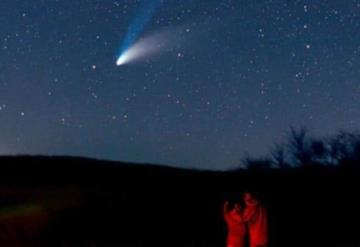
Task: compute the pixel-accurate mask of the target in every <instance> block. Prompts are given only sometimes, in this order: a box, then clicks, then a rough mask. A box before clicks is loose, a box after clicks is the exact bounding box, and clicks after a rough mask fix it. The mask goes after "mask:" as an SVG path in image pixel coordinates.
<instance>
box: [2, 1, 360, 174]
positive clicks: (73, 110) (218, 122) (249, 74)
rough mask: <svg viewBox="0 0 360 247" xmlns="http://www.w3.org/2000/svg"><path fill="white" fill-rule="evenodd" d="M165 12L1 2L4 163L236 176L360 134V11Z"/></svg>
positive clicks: (189, 5)
mask: <svg viewBox="0 0 360 247" xmlns="http://www.w3.org/2000/svg"><path fill="white" fill-rule="evenodd" d="M159 1H160V0H142V1H140V0H116V1H115V0H111V1H110V0H72V1H70V0H69V1H68V0H37V1H29V0H1V2H0V154H3V155H7V154H45V155H75V156H87V157H95V158H101V159H112V160H122V161H132V162H141V163H142V162H146V163H157V164H168V165H176V166H179V167H187V168H189V167H196V168H206V169H226V168H230V167H233V166H237V165H239V162H240V159H241V157H243V155H244V153H246V152H248V153H249V154H250V155H251V156H255V157H256V156H258V155H262V154H265V153H267V151H268V149H269V147H270V146H271V145H272V144H273V143H275V142H280V141H281V140H283V139H284V137H285V136H286V132H287V131H288V129H289V126H290V125H294V126H301V125H305V126H307V127H308V128H309V129H310V131H311V133H312V134H313V135H320V136H323V135H327V134H332V133H335V132H336V131H337V130H339V129H344V130H354V129H357V128H358V127H359V125H360V124H359V123H360V107H359V105H360V100H359V99H360V98H359V96H360V83H359V82H360V81H359V78H360V69H359V68H360V0H327V1H323V0H311V1H310V0H308V1H302V0H294V1H287V0H163V1H160V2H159ZM145 8H146V9H147V10H144V9H145ZM147 37H156V42H159V44H160V45H159V46H158V47H157V50H156V52H153V53H152V54H148V56H144V57H141V58H140V59H138V60H136V61H133V62H131V63H127V64H124V65H121V66H117V65H116V60H117V59H118V57H119V56H120V55H121V53H122V52H124V49H127V48H129V47H130V46H131V45H133V44H134V43H136V42H138V41H141V40H143V42H142V43H144V44H145V46H146V47H147V48H146V49H151V46H154V42H149V41H148V39H146V38H147ZM155 45H157V44H155ZM125 46H126V47H125ZM124 47H125V48H124Z"/></svg>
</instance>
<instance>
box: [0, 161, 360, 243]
mask: <svg viewBox="0 0 360 247" xmlns="http://www.w3.org/2000/svg"><path fill="white" fill-rule="evenodd" d="M0 167H1V173H0V232H1V234H0V244H1V245H2V246H4V245H5V246H7V245H8V246H13V245H18V246H214V247H215V246H219V247H220V246H225V237H226V226H225V224H224V221H223V218H222V204H223V202H224V201H225V200H231V199H234V198H237V197H239V196H240V193H241V192H242V191H244V190H256V191H257V192H259V194H260V197H261V200H262V201H263V202H264V204H265V205H267V207H268V208H269V212H270V236H271V246H294V247H296V246H334V247H335V246H339V247H340V246H342V247H343V246H349V247H350V246H360V242H359V240H358V238H357V229H358V227H357V223H358V222H359V220H360V213H359V208H360V203H359V202H358V200H357V196H358V188H359V181H360V180H359V174H360V173H359V170H358V169H355V168H354V167H352V168H351V169H348V168H345V167H341V166H336V167H334V166H332V167H319V166H314V167H298V168H293V169H248V170H237V171H228V172H217V171H200V170H187V169H178V168H172V167H163V166H156V165H139V164H130V163H120V162H108V161H101V160H93V159H85V158H74V157H31V156H21V157H1V158H0Z"/></svg>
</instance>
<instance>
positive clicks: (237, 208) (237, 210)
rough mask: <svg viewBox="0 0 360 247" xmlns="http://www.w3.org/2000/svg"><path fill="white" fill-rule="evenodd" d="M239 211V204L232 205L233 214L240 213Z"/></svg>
mask: <svg viewBox="0 0 360 247" xmlns="http://www.w3.org/2000/svg"><path fill="white" fill-rule="evenodd" d="M240 210H241V206H240V204H239V203H236V204H235V205H234V211H235V212H240Z"/></svg>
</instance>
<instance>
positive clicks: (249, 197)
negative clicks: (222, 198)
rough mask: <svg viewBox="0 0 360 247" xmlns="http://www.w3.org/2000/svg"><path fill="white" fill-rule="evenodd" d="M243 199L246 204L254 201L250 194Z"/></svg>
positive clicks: (247, 193) (245, 194)
mask: <svg viewBox="0 0 360 247" xmlns="http://www.w3.org/2000/svg"><path fill="white" fill-rule="evenodd" d="M243 198H244V201H245V202H249V201H251V200H252V199H253V198H252V195H251V194H250V193H249V192H245V193H244V196H243Z"/></svg>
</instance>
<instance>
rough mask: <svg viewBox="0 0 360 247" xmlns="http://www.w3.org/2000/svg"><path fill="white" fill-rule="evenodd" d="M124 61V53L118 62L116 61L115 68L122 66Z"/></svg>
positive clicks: (125, 58)
mask: <svg viewBox="0 0 360 247" xmlns="http://www.w3.org/2000/svg"><path fill="white" fill-rule="evenodd" d="M126 60H127V56H126V53H124V54H122V55H121V56H120V57H119V58H118V60H116V65H117V66H121V65H124V64H125V63H126Z"/></svg>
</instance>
